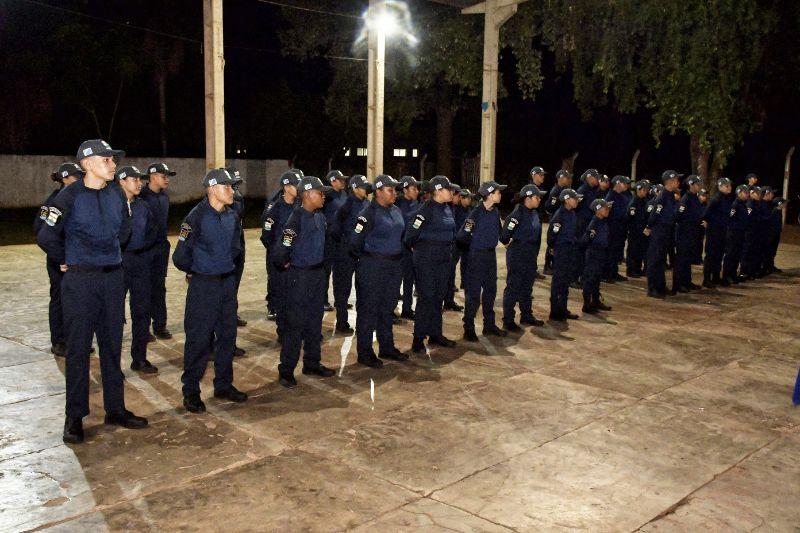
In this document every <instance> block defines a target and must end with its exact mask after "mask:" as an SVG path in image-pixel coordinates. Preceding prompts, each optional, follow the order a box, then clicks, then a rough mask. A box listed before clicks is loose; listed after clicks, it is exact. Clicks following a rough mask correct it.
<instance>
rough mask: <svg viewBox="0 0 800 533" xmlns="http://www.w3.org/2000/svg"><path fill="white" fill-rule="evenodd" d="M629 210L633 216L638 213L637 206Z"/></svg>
mask: <svg viewBox="0 0 800 533" xmlns="http://www.w3.org/2000/svg"><path fill="white" fill-rule="evenodd" d="M629 212H630V215H631V216H634V215H635V214H636V208H635V207H631V209H630V211H629Z"/></svg>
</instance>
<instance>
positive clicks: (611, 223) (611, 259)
mask: <svg viewBox="0 0 800 533" xmlns="http://www.w3.org/2000/svg"><path fill="white" fill-rule="evenodd" d="M630 184H631V179H630V178H629V177H627V176H614V177H613V178H612V179H611V185H612V187H613V189H612V190H610V191H608V194H606V196H605V199H606V200H607V201H608V202H609V204H610V205H611V206H612V207H611V213H610V214H609V216H608V218H607V220H606V222H607V224H608V253H607V254H606V264H605V267H604V269H603V279H604V280H605V281H607V282H609V283H614V282H617V281H628V278H626V277H625V276H622V275H621V274H620V273H619V263H620V262H621V261H622V260H623V258H624V256H625V239H626V238H627V236H628V204H629V203H630V198H629V197H628V195H627V194H626V192H627V190H628V188H629V187H630ZM596 216H597V213H595V217H596Z"/></svg>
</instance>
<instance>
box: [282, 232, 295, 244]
mask: <svg viewBox="0 0 800 533" xmlns="http://www.w3.org/2000/svg"><path fill="white" fill-rule="evenodd" d="M295 237H297V232H296V231H295V230H293V229H285V230H283V239H282V240H281V244H283V245H284V246H286V247H287V248H289V247H291V246H292V243H293V242H294V238H295Z"/></svg>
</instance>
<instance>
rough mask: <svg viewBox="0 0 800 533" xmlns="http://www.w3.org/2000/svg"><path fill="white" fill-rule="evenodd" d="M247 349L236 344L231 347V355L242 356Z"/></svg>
mask: <svg viewBox="0 0 800 533" xmlns="http://www.w3.org/2000/svg"><path fill="white" fill-rule="evenodd" d="M246 353H247V351H246V350H245V349H244V348H239V347H238V346H234V347H233V356H234V357H244V354H246Z"/></svg>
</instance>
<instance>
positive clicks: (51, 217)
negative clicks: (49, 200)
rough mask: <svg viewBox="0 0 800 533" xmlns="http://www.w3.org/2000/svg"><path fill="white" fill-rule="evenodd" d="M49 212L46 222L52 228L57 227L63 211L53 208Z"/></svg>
mask: <svg viewBox="0 0 800 533" xmlns="http://www.w3.org/2000/svg"><path fill="white" fill-rule="evenodd" d="M47 211H48V213H47V220H45V222H46V223H47V225H48V226H50V227H52V226H55V225H56V222H58V219H59V218H61V211H59V210H58V208H56V207H51V208H50V209H48V210H47Z"/></svg>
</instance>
